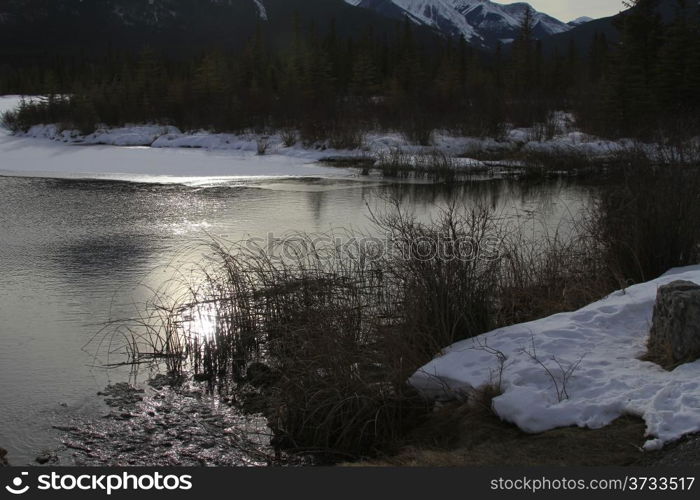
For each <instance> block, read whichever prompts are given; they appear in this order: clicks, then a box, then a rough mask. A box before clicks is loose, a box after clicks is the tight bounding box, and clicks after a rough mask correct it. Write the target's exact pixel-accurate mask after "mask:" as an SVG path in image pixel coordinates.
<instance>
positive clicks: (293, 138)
mask: <svg viewBox="0 0 700 500" xmlns="http://www.w3.org/2000/svg"><path fill="white" fill-rule="evenodd" d="M298 137H299V134H298V133H297V131H296V130H295V129H293V128H285V129H283V130H282V143H283V144H284V145H285V147H287V148H291V147H292V146H294V145H295V144H296V143H297V140H298Z"/></svg>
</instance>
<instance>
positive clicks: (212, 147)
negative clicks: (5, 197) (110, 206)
mask: <svg viewBox="0 0 700 500" xmlns="http://www.w3.org/2000/svg"><path fill="white" fill-rule="evenodd" d="M19 101H20V98H19V97H18V96H5V97H0V112H2V111H4V110H8V109H12V108H14V107H15V106H17V105H18V103H19ZM557 128H558V134H557V135H556V136H555V137H554V138H552V139H549V140H540V138H538V137H537V135H538V134H537V133H536V132H535V131H534V130H533V129H523V128H520V129H519V128H515V129H511V130H510V131H509V132H508V134H507V135H506V137H504V138H502V139H501V140H496V139H494V138H480V137H455V136H454V135H451V134H448V133H436V134H435V136H434V141H433V145H431V146H417V145H412V144H410V143H408V142H407V141H406V139H405V138H404V137H403V136H402V135H401V134H399V133H369V134H366V136H365V138H364V145H363V146H362V147H361V148H360V149H354V150H347V149H345V150H338V149H331V148H327V147H325V146H324V145H320V144H319V145H316V146H315V147H304V146H303V145H302V144H301V143H299V142H298V143H297V144H295V145H294V146H291V147H287V146H285V144H284V140H283V138H282V136H281V135H279V134H273V135H270V136H260V135H256V134H220V133H211V132H207V131H195V132H192V131H188V132H183V131H180V130H178V129H177V128H176V127H172V126H159V125H130V126H126V127H113V128H108V127H103V128H100V129H98V130H97V131H96V132H95V133H92V134H89V135H87V136H83V135H80V134H79V133H78V132H77V131H74V130H73V131H71V130H61V129H60V128H59V127H58V126H56V125H51V124H49V125H36V126H34V127H32V128H31V129H30V130H29V131H27V132H26V133H23V134H16V135H15V136H14V140H12V141H11V140H10V139H8V138H7V137H6V135H7V133H6V132H5V136H4V137H3V139H0V148H2V151H3V152H6V151H8V150H9V149H11V148H13V147H22V148H25V147H27V145H28V144H38V143H37V142H26V141H23V139H43V140H44V142H43V143H42V144H44V145H45V144H46V141H52V142H55V143H62V144H65V145H82V146H87V145H90V146H97V145H99V146H125V147H132V148H133V147H144V148H145V147H148V148H152V149H162V150H165V149H179V150H183V149H201V150H204V151H205V153H196V154H195V155H194V158H202V156H207V155H208V156H211V155H214V154H215V153H218V154H223V153H227V154H228V155H227V156H226V157H227V158H229V159H231V156H230V155H231V154H234V157H237V158H238V160H239V162H240V160H241V159H245V160H246V162H250V163H251V165H247V166H246V167H245V168H244V171H243V172H242V173H241V174H242V175H253V174H254V173H259V174H260V175H280V174H286V175H309V174H308V173H303V174H302V173H301V172H299V171H298V170H297V169H296V168H295V167H297V166H300V165H302V166H303V165H305V166H306V167H307V168H309V164H310V163H312V162H317V161H318V160H320V159H323V158H328V157H356V156H368V157H374V158H378V157H380V156H381V155H382V154H385V153H389V152H392V151H395V150H401V152H402V153H407V154H420V153H426V152H431V151H434V150H438V151H442V152H444V153H445V154H447V155H449V156H453V157H458V156H468V155H469V154H470V153H473V152H484V151H489V152H492V153H496V154H498V153H499V152H502V153H503V155H504V156H506V155H507V154H508V153H509V152H512V151H514V150H521V151H536V152H548V153H557V152H562V153H571V152H581V153H583V154H586V155H592V156H599V157H600V156H607V155H610V154H612V153H615V152H618V151H620V150H622V149H625V148H628V147H631V145H632V144H633V143H632V142H631V141H619V142H613V141H605V140H600V139H598V138H595V137H591V136H588V135H586V134H583V133H581V132H578V131H576V130H575V129H574V128H573V120H572V118H571V116H570V115H567V114H565V113H559V114H558V115H557ZM261 142H264V143H265V145H266V154H265V156H264V157H263V158H260V157H258V156H257V152H258V148H259V145H260V143H261ZM3 146H5V147H3ZM206 152H208V153H206ZM99 154H100V156H101V158H105V157H106V156H107V155H105V154H104V150H101V151H100V152H99ZM140 154H142V155H143V152H141V153H140ZM105 160H106V164H104V165H99V170H100V171H105V169H106V170H108V171H109V172H112V171H114V165H110V159H109V158H105ZM122 160H126V161H132V159H131V158H120V159H118V162H119V163H120V164H121V163H122ZM183 160H184V165H183V164H182V162H178V161H175V162H174V163H173V164H169V165H165V166H163V165H161V166H158V165H155V164H154V165H152V167H148V168H147V169H144V168H143V166H136V165H133V168H132V169H131V171H130V173H131V172H132V171H133V170H134V169H138V170H139V171H143V173H153V169H156V171H157V172H156V175H160V174H167V173H170V175H228V174H229V173H230V172H231V165H230V164H229V165H227V166H226V167H223V166H221V165H217V164H216V163H217V162H216V161H212V160H211V158H210V159H209V160H207V161H206V162H202V168H204V169H205V170H204V171H202V170H200V169H199V167H195V168H192V167H190V168H189V169H188V167H187V165H189V164H191V160H190V158H189V157H187V158H183ZM165 161H166V162H170V161H172V158H167V159H166V160H165ZM98 163H101V162H98ZM416 163H418V162H416ZM500 163H501V164H503V163H512V162H500ZM255 164H257V165H260V164H262V165H267V166H271V165H274V166H275V167H274V169H273V170H270V171H265V172H259V171H260V170H265V167H259V166H257V165H255ZM454 164H455V165H456V166H462V167H483V166H484V164H483V163H481V162H478V161H475V160H471V159H469V158H466V159H460V160H458V161H456V162H454ZM96 167H98V166H96ZM160 167H162V168H160ZM240 167H241V165H240V164H239V165H236V170H237V169H238V168H240ZM23 168H24V167H23ZM183 168H184V170H183ZM315 168H322V167H318V166H316V167H315ZM249 169H253V170H255V171H256V172H250V171H249ZM5 170H6V168H5ZM333 171H334V172H335V175H338V171H337V170H333ZM323 172H324V173H326V174H330V173H331V172H332V171H329V170H324V171H323ZM310 175H313V174H310Z"/></svg>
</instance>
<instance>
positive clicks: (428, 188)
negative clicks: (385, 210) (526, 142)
mask: <svg viewBox="0 0 700 500" xmlns="http://www.w3.org/2000/svg"><path fill="white" fill-rule="evenodd" d="M381 194H383V195H384V196H387V197H391V198H394V199H397V200H398V201H400V202H401V203H402V204H403V205H405V206H421V205H434V206H440V205H445V204H448V203H451V202H456V203H460V204H464V205H466V206H473V205H481V206H487V207H491V208H493V209H498V208H504V207H506V208H526V207H527V208H528V209H530V210H532V211H536V212H538V213H539V214H541V215H545V216H547V215H550V214H552V213H553V212H554V211H555V209H556V208H557V205H558V204H560V203H561V202H562V201H563V202H564V203H568V202H570V203H582V202H584V201H585V200H586V199H588V198H589V197H590V188H587V187H586V186H582V185H580V184H578V183H577V182H575V181H571V180H567V179H550V180H537V181H527V180H522V179H520V180H518V179H488V180H478V181H471V182H464V183H457V184H418V183H404V184H391V185H388V186H386V187H384V188H382V190H381Z"/></svg>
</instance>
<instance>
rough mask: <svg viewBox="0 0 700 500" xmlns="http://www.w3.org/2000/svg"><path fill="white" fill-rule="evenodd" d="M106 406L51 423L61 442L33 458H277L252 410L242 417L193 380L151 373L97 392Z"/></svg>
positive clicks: (98, 461)
mask: <svg viewBox="0 0 700 500" xmlns="http://www.w3.org/2000/svg"><path fill="white" fill-rule="evenodd" d="M98 396H100V397H101V398H102V399H103V400H104V402H105V405H106V409H105V410H106V411H105V412H104V413H103V414H102V415H101V416H99V417H98V418H92V419H90V418H85V417H75V418H73V419H72V420H71V421H68V422H64V423H61V424H57V425H54V426H53V428H54V430H56V431H58V432H59V433H60V434H61V436H62V437H61V442H62V446H61V447H59V448H57V449H53V450H47V451H45V452H42V453H41V454H40V455H39V456H38V457H37V460H36V462H37V463H39V464H41V465H50V466H59V465H63V466H73V465H77V466H149V467H174V466H217V467H236V466H267V465H272V464H273V463H277V462H281V460H282V458H281V457H279V456H277V457H276V456H275V453H274V450H273V448H272V446H271V444H270V440H271V435H270V432H269V429H268V428H267V426H266V422H265V419H264V418H262V416H260V415H255V414H243V413H242V412H240V411H238V410H237V409H235V408H234V406H233V405H232V401H231V400H230V399H228V398H220V397H218V395H213V394H211V393H209V392H208V391H207V390H206V389H205V387H203V386H202V385H201V384H196V383H192V382H185V383H183V382H182V381H175V380H171V379H169V378H168V377H165V376H163V375H159V376H156V377H154V378H153V379H151V380H150V381H149V382H148V384H146V385H145V386H143V387H142V388H136V387H133V386H131V385H129V384H127V383H118V384H114V385H111V386H109V387H107V388H106V389H104V390H103V391H100V393H98Z"/></svg>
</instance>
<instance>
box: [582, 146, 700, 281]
mask: <svg viewBox="0 0 700 500" xmlns="http://www.w3.org/2000/svg"><path fill="white" fill-rule="evenodd" d="M698 173H699V172H698V169H697V168H696V167H689V166H682V165H665V166H664V165H661V166H659V165H656V166H655V165H653V164H651V163H650V162H649V160H648V159H647V160H645V159H644V158H642V157H638V158H637V161H635V162H630V164H628V165H625V166H623V167H621V168H620V169H619V171H618V172H617V175H618V177H617V178H616V179H614V181H613V182H609V183H608V184H606V185H605V186H604V187H603V188H602V190H601V193H600V195H599V198H598V201H597V206H596V209H595V212H594V216H593V217H592V219H591V221H590V222H591V227H590V231H591V233H593V234H594V235H595V237H596V238H597V239H598V240H599V241H600V242H602V252H603V259H604V261H605V262H606V265H607V266H609V267H610V269H611V270H612V272H613V274H614V275H615V276H617V277H618V281H621V282H626V283H629V282H642V281H647V280H649V279H653V278H656V277H658V276H660V275H661V274H663V273H665V272H666V271H668V270H669V269H671V268H673V267H678V266H684V265H691V264H697V263H698V261H700V226H699V225H698V224H697V221H698V220H700V199H699V198H698V193H699V192H700V176H699V175H698Z"/></svg>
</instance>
